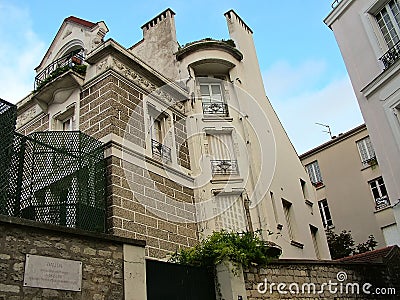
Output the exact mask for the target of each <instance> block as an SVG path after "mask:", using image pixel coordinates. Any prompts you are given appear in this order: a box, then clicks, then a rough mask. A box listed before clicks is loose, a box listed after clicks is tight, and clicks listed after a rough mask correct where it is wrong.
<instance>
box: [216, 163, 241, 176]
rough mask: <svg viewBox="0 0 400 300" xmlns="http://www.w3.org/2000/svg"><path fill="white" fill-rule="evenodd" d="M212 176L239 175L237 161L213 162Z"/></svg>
mask: <svg viewBox="0 0 400 300" xmlns="http://www.w3.org/2000/svg"><path fill="white" fill-rule="evenodd" d="M211 172H212V175H236V174H239V168H238V164H237V160H211Z"/></svg>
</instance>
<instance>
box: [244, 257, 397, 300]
mask: <svg viewBox="0 0 400 300" xmlns="http://www.w3.org/2000/svg"><path fill="white" fill-rule="evenodd" d="M393 262H394V263H344V262H335V261H305V260H303V261H298V260H279V261H275V262H272V263H270V264H269V265H268V267H267V268H265V269H257V268H252V269H250V270H244V272H243V273H244V280H245V287H246V293H247V300H256V299H257V300H259V299H304V300H305V299H332V300H334V299H349V300H350V299H398V297H399V295H400V283H399V281H398V280H397V279H396V278H395V277H396V276H393V272H392V271H391V270H392V269H393V267H395V265H397V264H398V259H396V260H395V261H393ZM397 269H398V265H397ZM265 280H266V282H267V285H265ZM340 280H341V281H340ZM260 283H262V285H260ZM368 283H369V284H371V286H369V285H368ZM278 284H281V286H280V291H281V292H279V291H278ZM291 284H292V285H291ZM311 284H315V286H316V288H315V292H314V288H313V286H312V285H311ZM323 284H324V286H322V285H323ZM353 284H358V286H359V292H358V293H357V286H356V285H353ZM303 285H304V292H303ZM297 286H298V287H299V292H297ZM353 286H354V287H353ZM363 287H364V289H365V290H366V291H367V292H370V294H366V293H364V292H363ZM309 288H310V290H309ZM376 288H378V289H379V290H377V289H376ZM389 288H390V290H389ZM271 289H272V293H271ZM322 289H323V292H322V293H321V290H322ZM353 289H354V290H353ZM260 291H261V292H260ZM291 291H292V292H291ZM285 292H286V293H285ZM394 292H395V293H396V294H395V295H393V293H394ZM378 293H385V295H378ZM390 294H391V295H390Z"/></svg>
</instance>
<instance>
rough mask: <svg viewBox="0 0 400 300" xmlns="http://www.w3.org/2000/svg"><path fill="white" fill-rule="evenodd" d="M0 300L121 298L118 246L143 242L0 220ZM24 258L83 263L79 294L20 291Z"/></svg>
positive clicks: (121, 261) (121, 253) (120, 250)
mask: <svg viewBox="0 0 400 300" xmlns="http://www.w3.org/2000/svg"><path fill="white" fill-rule="evenodd" d="M0 232H1V233H0V270H1V272H0V300H20V299H21V300H22V299H24V300H37V299H46V300H47V299H90V300H101V299H107V300H117V299H118V300H121V299H124V257H123V256H124V251H123V245H124V244H125V245H132V246H137V247H144V245H145V242H144V241H137V240H128V239H124V238H118V237H112V236H109V235H106V234H98V233H96V234H93V233H89V232H85V231H82V230H77V229H73V228H64V227H59V226H54V225H48V224H42V223H37V222H33V221H29V220H24V219H17V218H12V217H5V216H0ZM27 254H34V255H41V256H48V257H54V258H61V259H69V260H77V261H81V262H82V291H80V292H73V291H64V290H55V289H42V288H34V287H25V286H23V281H24V278H23V277H24V268H25V258H26V255H27Z"/></svg>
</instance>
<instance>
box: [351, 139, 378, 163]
mask: <svg viewBox="0 0 400 300" xmlns="http://www.w3.org/2000/svg"><path fill="white" fill-rule="evenodd" d="M356 145H357V149H358V154H359V155H360V159H361V163H362V165H363V167H368V166H371V165H374V164H376V153H375V149H374V146H373V145H372V141H371V138H370V136H366V137H364V138H362V139H361V140H358V141H356ZM361 148H363V149H361ZM363 152H364V153H365V154H366V157H363ZM374 161H375V162H374Z"/></svg>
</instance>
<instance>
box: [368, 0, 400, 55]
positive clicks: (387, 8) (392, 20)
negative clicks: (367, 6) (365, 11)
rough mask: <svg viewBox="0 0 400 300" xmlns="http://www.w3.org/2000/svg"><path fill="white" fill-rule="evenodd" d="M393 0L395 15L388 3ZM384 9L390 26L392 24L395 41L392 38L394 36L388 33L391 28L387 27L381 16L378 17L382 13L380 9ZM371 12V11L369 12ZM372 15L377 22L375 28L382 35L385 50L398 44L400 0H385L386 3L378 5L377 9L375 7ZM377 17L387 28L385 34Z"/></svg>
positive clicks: (399, 34)
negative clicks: (396, 11) (387, 37)
mask: <svg viewBox="0 0 400 300" xmlns="http://www.w3.org/2000/svg"><path fill="white" fill-rule="evenodd" d="M391 2H393V3H394V4H395V5H396V6H397V9H398V14H397V15H395V14H394V12H393V10H392V8H391V6H390V3H391ZM383 10H385V11H386V13H387V16H388V17H389V19H388V21H390V24H391V26H393V28H392V29H393V30H394V33H395V34H396V36H395V37H396V39H397V41H396V40H395V39H394V36H392V35H391V34H390V32H391V29H389V27H388V24H389V23H388V22H387V21H385V20H384V18H383V17H380V16H381V15H383V13H382V11H383ZM371 13H372V12H371ZM373 16H374V18H375V21H376V24H377V28H378V30H379V32H380V34H381V37H382V41H383V42H384V43H385V48H386V50H389V49H391V48H392V47H394V46H395V45H396V44H398V43H399V42H400V2H399V0H390V1H386V3H384V4H383V5H381V6H380V7H379V9H377V10H376V11H375V12H373ZM396 16H398V20H397V19H396ZM379 18H381V20H382V21H383V22H384V24H383V25H384V26H385V27H384V28H386V29H387V33H386V34H385V33H384V31H383V30H382V28H383V27H382V26H381V25H380V21H379ZM385 36H389V38H390V41H388V40H387V39H386V38H385Z"/></svg>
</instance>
